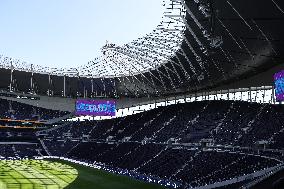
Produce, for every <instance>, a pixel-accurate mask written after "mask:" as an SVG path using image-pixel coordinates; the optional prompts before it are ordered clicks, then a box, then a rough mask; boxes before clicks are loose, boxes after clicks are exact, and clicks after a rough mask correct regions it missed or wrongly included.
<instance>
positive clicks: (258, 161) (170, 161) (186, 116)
mask: <svg viewBox="0 0 284 189" xmlns="http://www.w3.org/2000/svg"><path fill="white" fill-rule="evenodd" d="M283 118H284V111H283V107H282V106H280V105H268V104H266V105H265V104H257V103H249V102H238V101H203V102H194V103H186V104H177V105H171V106H167V107H159V108H157V109H154V110H150V111H148V112H142V113H139V114H135V115H132V116H127V117H124V118H116V119H111V120H104V121H87V122H83V123H82V122H74V123H69V124H66V125H65V126H63V127H60V128H58V129H55V130H53V131H51V132H48V135H47V136H46V137H45V138H44V142H45V144H46V145H47V146H48V148H49V149H50V152H51V153H52V154H54V155H64V156H67V157H69V158H73V159H77V160H82V161H87V162H94V161H96V162H101V163H103V164H105V165H106V166H110V167H115V168H123V169H127V170H132V171H135V172H139V173H141V174H146V175H152V176H155V177H159V178H163V179H171V180H174V181H179V182H181V183H183V184H184V185H185V186H202V185H204V184H210V183H215V182H219V181H224V180H227V179H231V178H234V177H238V176H242V175H244V174H250V173H253V172H254V171H259V170H262V169H265V168H268V167H272V166H275V165H277V164H278V163H279V162H278V161H276V160H275V159H272V158H271V159H270V158H269V157H273V158H279V159H281V157H280V156H282V154H281V153H279V152H277V151H275V152H273V151H271V153H269V151H265V152H260V154H261V155H262V156H265V157H266V158H265V157H262V156H255V155H248V154H247V153H246V150H245V149H247V151H249V150H250V153H251V152H252V151H253V149H254V148H257V149H258V148H261V146H260V145H261V142H263V143H264V144H266V147H267V148H268V147H269V146H271V147H272V148H274V149H283V148H284V143H283V140H282V139H283V133H284V132H283V131H284V124H283ZM83 135H87V136H89V138H88V137H87V139H86V138H85V137H83ZM109 136H113V138H112V139H111V140H108V139H110V138H109ZM125 137H130V140H129V141H125V140H122V139H124V138H125ZM171 138H173V139H174V140H175V141H177V144H173V146H172V145H171V143H170V142H169V139H171ZM204 139H208V141H211V146H213V147H214V146H217V145H219V146H225V145H231V146H234V147H237V148H238V147H240V146H241V147H246V148H241V149H242V151H241V152H242V153H240V151H237V152H233V153H231V152H228V151H226V152H219V151H218V152H217V151H215V150H214V148H213V150H212V149H211V148H208V149H207V148H205V149H206V150H203V147H204V146H203V144H202V141H204ZM189 146H197V147H189ZM252 147H253V148H252ZM238 149H239V148H238Z"/></svg>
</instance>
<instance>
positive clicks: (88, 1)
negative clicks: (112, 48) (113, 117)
mask: <svg viewBox="0 0 284 189" xmlns="http://www.w3.org/2000/svg"><path fill="white" fill-rule="evenodd" d="M163 11H164V10H163V7H162V0H0V24H1V26H0V54H3V55H5V56H8V57H12V58H16V59H20V60H22V61H26V62H28V63H31V64H38V65H44V66H51V67H74V65H81V64H85V63H87V62H88V61H89V60H92V59H94V58H95V57H97V56H99V51H100V48H101V47H102V46H103V45H104V44H105V42H106V40H108V41H110V42H113V43H116V44H119V45H121V44H124V43H127V42H130V41H132V40H135V39H136V38H138V37H142V36H143V35H145V34H147V33H149V32H151V31H152V30H153V29H154V28H155V27H156V25H158V24H159V22H160V21H161V18H162V14H163Z"/></svg>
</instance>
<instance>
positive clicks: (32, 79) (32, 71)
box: [30, 64, 34, 94]
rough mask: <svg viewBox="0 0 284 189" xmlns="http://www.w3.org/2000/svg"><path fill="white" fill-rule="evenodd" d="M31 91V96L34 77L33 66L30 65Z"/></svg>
mask: <svg viewBox="0 0 284 189" xmlns="http://www.w3.org/2000/svg"><path fill="white" fill-rule="evenodd" d="M31 73H32V75H31V89H30V92H31V93H32V94H33V93H34V82H33V77H34V70H33V64H31Z"/></svg>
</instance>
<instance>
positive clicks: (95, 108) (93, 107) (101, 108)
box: [75, 99, 116, 116]
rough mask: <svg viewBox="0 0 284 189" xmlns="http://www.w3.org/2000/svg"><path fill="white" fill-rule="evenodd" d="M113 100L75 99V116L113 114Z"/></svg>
mask: <svg viewBox="0 0 284 189" xmlns="http://www.w3.org/2000/svg"><path fill="white" fill-rule="evenodd" d="M115 112H116V101H115V100H86V99H82V100H77V101H76V112H75V114H76V115H77V116H115Z"/></svg>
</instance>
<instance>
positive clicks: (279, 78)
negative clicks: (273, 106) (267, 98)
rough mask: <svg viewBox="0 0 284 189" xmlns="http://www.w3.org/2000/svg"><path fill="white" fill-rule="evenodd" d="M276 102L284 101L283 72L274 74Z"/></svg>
mask: <svg viewBox="0 0 284 189" xmlns="http://www.w3.org/2000/svg"><path fill="white" fill-rule="evenodd" d="M274 83H275V97H276V101H284V70H282V71H281V72H278V73H276V74H274Z"/></svg>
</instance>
